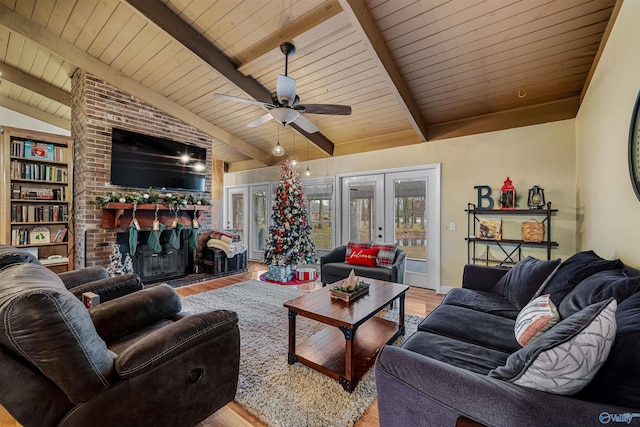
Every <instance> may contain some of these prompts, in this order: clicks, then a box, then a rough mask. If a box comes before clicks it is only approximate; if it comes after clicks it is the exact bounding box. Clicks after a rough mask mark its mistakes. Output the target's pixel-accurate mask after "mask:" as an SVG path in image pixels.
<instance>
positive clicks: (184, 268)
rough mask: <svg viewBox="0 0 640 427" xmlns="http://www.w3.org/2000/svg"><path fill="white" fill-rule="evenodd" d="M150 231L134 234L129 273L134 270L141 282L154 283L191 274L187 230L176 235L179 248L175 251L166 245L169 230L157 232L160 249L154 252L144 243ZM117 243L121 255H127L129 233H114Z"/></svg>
mask: <svg viewBox="0 0 640 427" xmlns="http://www.w3.org/2000/svg"><path fill="white" fill-rule="evenodd" d="M150 233H151V232H150V231H140V232H139V233H138V246H137V248H136V253H135V254H134V255H132V260H133V271H135V272H136V273H137V274H138V275H139V276H140V280H142V282H143V283H154V282H159V281H162V280H169V279H176V278H179V277H184V276H186V275H187V274H191V273H192V272H193V249H192V248H191V246H189V235H190V233H191V230H190V229H183V230H182V231H181V232H180V248H178V249H176V248H174V247H173V246H171V245H170V244H169V238H170V237H171V230H163V231H162V232H161V233H160V245H161V247H162V250H161V251H160V252H154V251H153V250H151V248H150V247H149V245H148V244H147V240H148V239H149V234H150ZM117 244H118V245H120V252H121V253H129V233H128V232H124V233H118V234H117Z"/></svg>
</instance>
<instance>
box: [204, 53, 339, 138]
mask: <svg viewBox="0 0 640 427" xmlns="http://www.w3.org/2000/svg"><path fill="white" fill-rule="evenodd" d="M280 50H281V51H282V53H284V55H285V58H286V59H285V66H284V76H283V75H282V74H279V75H278V80H277V81H276V93H274V94H273V95H272V102H271V103H267V102H260V101H254V100H252V99H245V98H238V97H236V96H229V95H223V94H221V93H215V94H214V96H216V97H218V98H224V99H228V100H230V101H236V102H244V103H245V104H253V105H259V106H261V107H266V108H267V109H268V110H269V112H268V113H267V114H265V115H264V116H262V117H259V118H257V119H256V120H254V121H252V122H251V123H249V124H248V125H247V127H256V126H259V125H261V124H263V123H266V122H268V121H269V120H271V119H276V120H277V121H278V122H280V123H282V124H283V125H285V126H286V125H287V124H288V123H295V124H296V125H298V126H299V127H300V128H301V129H302V130H304V131H305V132H308V133H314V132H318V130H319V129H318V127H317V126H316V125H315V124H313V122H312V121H311V120H309V119H307V118H306V117H304V116H303V115H302V113H309V114H331V115H343V116H348V115H350V114H351V107H350V106H348V105H335V104H299V102H300V98H299V97H298V95H296V80H295V79H292V78H291V77H288V76H287V73H288V69H289V55H293V54H294V53H295V52H296V47H295V46H294V45H293V44H292V43H290V42H284V43H282V44H281V45H280Z"/></svg>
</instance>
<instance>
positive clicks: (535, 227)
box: [522, 219, 544, 243]
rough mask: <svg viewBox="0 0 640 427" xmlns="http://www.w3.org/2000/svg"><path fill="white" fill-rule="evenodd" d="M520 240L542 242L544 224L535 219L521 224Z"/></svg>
mask: <svg viewBox="0 0 640 427" xmlns="http://www.w3.org/2000/svg"><path fill="white" fill-rule="evenodd" d="M522 240H524V241H525V242H531V243H540V242H542V241H543V240H544V223H542V222H539V221H538V220H536V219H529V220H527V221H524V222H523V223H522Z"/></svg>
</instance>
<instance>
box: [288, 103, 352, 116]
mask: <svg viewBox="0 0 640 427" xmlns="http://www.w3.org/2000/svg"><path fill="white" fill-rule="evenodd" d="M294 108H295V109H296V110H299V111H301V112H303V113H309V114H333V115H336V116H348V115H350V114H351V107H350V106H348V105H336V104H299V105H296V106H295V107H294Z"/></svg>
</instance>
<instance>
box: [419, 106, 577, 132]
mask: <svg viewBox="0 0 640 427" xmlns="http://www.w3.org/2000/svg"><path fill="white" fill-rule="evenodd" d="M579 108H580V97H578V96H575V97H572V98H567V99H562V100H560V101H553V102H547V103H544V104H536V105H531V106H528V107H522V108H514V109H512V110H506V111H501V112H498V113H492V114H485V115H483V116H477V117H471V118H468V119H462V120H456V121H452V122H447V123H441V124H437V125H433V124H432V125H430V126H429V134H428V137H429V141H434V140H439V139H448V138H456V137H459V136H466V135H476V134H479V133H485V132H493V131H497V130H505V129H512V128H517V127H522V126H530V125H537V124H541V123H547V122H556V121H559V120H568V119H574V118H575V117H576V115H577V114H578V109H579Z"/></svg>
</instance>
